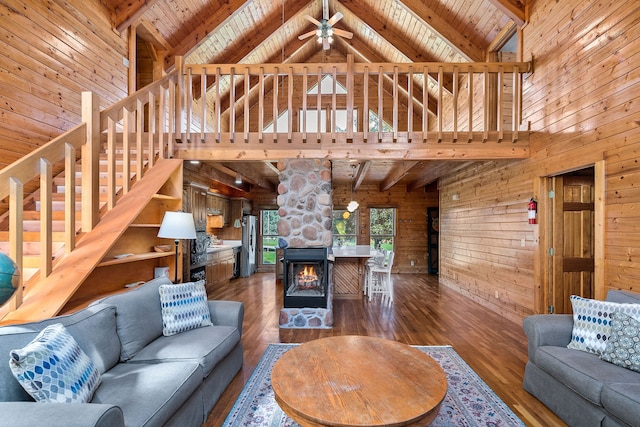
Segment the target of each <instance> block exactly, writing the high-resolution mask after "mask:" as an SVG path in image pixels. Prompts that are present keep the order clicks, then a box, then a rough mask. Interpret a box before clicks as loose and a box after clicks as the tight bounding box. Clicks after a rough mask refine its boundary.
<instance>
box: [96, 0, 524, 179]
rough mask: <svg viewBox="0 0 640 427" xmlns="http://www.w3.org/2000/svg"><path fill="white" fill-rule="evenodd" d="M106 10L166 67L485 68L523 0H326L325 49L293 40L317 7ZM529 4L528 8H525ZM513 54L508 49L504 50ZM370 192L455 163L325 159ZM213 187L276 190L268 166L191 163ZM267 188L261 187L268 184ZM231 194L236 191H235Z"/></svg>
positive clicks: (194, 4)
mask: <svg viewBox="0 0 640 427" xmlns="http://www.w3.org/2000/svg"><path fill="white" fill-rule="evenodd" d="M102 1H103V2H104V3H105V4H106V5H107V6H108V7H110V8H111V9H112V10H113V25H114V28H115V29H116V30H118V31H124V30H126V29H127V28H129V27H130V26H132V25H134V26H136V27H137V33H138V35H139V36H141V37H143V38H145V39H146V40H148V41H149V42H151V43H152V45H153V48H154V49H155V50H156V55H158V56H159V57H164V69H165V70H166V71H168V70H170V69H172V67H173V65H174V61H175V57H176V56H184V57H185V62H187V63H220V64H230V63H271V62H273V63H284V62H296V63H300V62H329V61H335V58H346V55H347V54H353V55H354V58H355V61H356V62H466V61H478V62H479V61H485V60H487V54H488V52H492V51H497V50H499V49H501V48H503V46H505V45H506V44H507V42H508V41H509V40H510V39H512V38H513V35H514V33H515V32H516V29H517V27H518V26H522V25H523V24H524V23H525V20H526V15H525V12H526V4H525V3H529V2H530V1H529V0H526V1H521V0H340V1H338V0H327V1H328V7H329V15H330V16H332V15H333V14H335V13H336V12H340V13H341V14H342V15H343V16H344V17H343V19H341V20H340V21H339V22H338V23H337V24H335V27H336V28H339V29H342V30H346V31H350V32H352V33H353V34H354V36H353V38H352V39H350V40H349V39H342V38H341V37H334V38H335V40H334V42H333V43H332V45H331V49H330V50H328V51H324V50H322V45H321V44H319V43H317V42H316V40H315V37H310V38H307V39H305V40H302V41H301V40H299V39H298V36H299V35H301V34H303V33H306V32H308V31H310V30H313V29H314V26H313V24H312V23H310V22H309V21H308V20H307V19H305V15H310V16H312V17H314V18H315V19H318V20H319V19H321V18H322V14H323V7H322V0H280V1H276V0H246V1H242V0H102ZM531 1H532V0H531ZM511 50H512V51H514V49H511ZM353 163H356V164H358V174H357V180H356V181H357V182H356V185H357V186H360V185H364V184H375V185H378V186H379V188H380V190H381V191H383V190H387V189H389V188H391V187H392V186H393V185H405V186H406V188H407V190H409V191H416V190H421V189H422V188H423V187H424V186H425V185H427V184H430V183H432V182H434V181H435V180H437V178H438V177H439V176H441V175H443V174H445V173H447V172H450V171H451V170H452V168H459V167H461V166H462V165H463V163H462V162H460V161H458V162H448V161H422V162H420V161H412V162H408V161H391V160H385V159H379V160H369V161H359V160H351V161H335V162H334V182H337V183H348V182H349V181H350V180H351V173H352V167H351V164H353ZM199 167H206V168H207V170H208V171H210V172H211V174H213V175H216V176H217V177H218V181H219V182H221V183H224V184H226V185H228V186H230V187H234V181H235V175H236V173H237V172H239V173H241V174H242V175H243V177H244V178H245V180H244V182H245V183H244V184H243V185H242V186H240V187H239V188H241V189H243V190H245V191H246V190H248V189H250V187H251V186H255V185H258V186H260V187H265V188H268V187H269V185H272V186H274V185H275V183H277V173H276V169H275V168H274V167H273V165H266V167H265V164H263V163H257V162H256V163H251V162H246V163H243V164H241V163H233V162H227V163H224V164H222V163H220V164H209V165H201V166H199ZM269 183H270V184H269ZM236 187H238V186H237V185H236Z"/></svg>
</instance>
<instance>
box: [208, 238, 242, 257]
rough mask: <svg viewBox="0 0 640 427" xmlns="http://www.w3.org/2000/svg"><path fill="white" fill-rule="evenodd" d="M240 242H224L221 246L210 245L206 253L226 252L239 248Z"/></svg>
mask: <svg viewBox="0 0 640 427" xmlns="http://www.w3.org/2000/svg"><path fill="white" fill-rule="evenodd" d="M241 247H242V242H241V241H240V240H225V241H224V242H223V243H222V244H221V245H211V246H209V247H208V248H207V253H208V254H210V253H214V252H221V251H227V250H230V249H235V248H241Z"/></svg>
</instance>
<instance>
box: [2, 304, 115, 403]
mask: <svg viewBox="0 0 640 427" xmlns="http://www.w3.org/2000/svg"><path fill="white" fill-rule="evenodd" d="M55 323H61V324H63V325H64V326H65V327H66V328H67V331H69V334H71V336H72V337H73V338H74V339H75V340H76V342H77V343H78V345H79V346H80V348H81V349H82V350H84V352H85V353H86V354H87V355H88V356H89V358H90V359H91V361H92V362H93V364H94V365H95V367H96V369H98V371H99V372H100V373H101V374H102V373H104V372H105V371H107V370H108V369H110V368H111V367H112V366H114V365H115V364H116V363H117V362H118V360H119V358H120V340H119V339H118V336H117V335H116V333H115V331H116V311H115V308H114V307H111V306H106V305H95V306H92V307H88V308H86V309H83V310H80V311H78V312H76V313H73V314H70V315H66V316H58V317H53V318H51V319H46V320H43V321H40V322H32V323H24V324H21V325H9V326H4V327H1V328H0V355H3V354H4V355H6V356H7V359H5V362H4V363H0V401H12V402H13V401H32V400H33V399H32V398H31V397H30V396H29V394H27V393H26V391H25V390H24V389H23V388H22V387H21V386H20V384H18V381H17V380H16V379H15V377H14V376H13V373H12V372H11V369H10V368H9V363H8V355H9V351H11V350H13V349H16V348H21V347H24V346H25V345H27V344H28V343H29V342H30V341H32V340H33V339H34V338H35V337H36V336H37V335H38V333H39V332H40V331H41V330H43V329H44V328H45V327H47V326H49V325H52V324H55ZM0 362H1V360H0Z"/></svg>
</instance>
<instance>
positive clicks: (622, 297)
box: [607, 289, 640, 304]
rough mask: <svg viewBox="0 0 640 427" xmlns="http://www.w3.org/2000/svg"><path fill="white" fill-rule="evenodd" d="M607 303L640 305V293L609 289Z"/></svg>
mask: <svg viewBox="0 0 640 427" xmlns="http://www.w3.org/2000/svg"><path fill="white" fill-rule="evenodd" d="M607 301H611V302H622V303H632V304H640V293H635V292H627V291H621V290H619V289H609V291H608V292H607Z"/></svg>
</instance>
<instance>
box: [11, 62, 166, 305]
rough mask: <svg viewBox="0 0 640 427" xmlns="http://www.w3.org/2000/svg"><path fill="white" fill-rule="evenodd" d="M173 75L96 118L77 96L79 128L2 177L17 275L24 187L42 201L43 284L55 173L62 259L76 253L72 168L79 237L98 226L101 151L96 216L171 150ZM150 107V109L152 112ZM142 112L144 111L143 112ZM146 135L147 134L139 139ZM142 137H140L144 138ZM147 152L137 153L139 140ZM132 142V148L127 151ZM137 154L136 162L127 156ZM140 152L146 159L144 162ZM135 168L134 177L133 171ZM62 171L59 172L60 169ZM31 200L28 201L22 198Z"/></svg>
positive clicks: (90, 102)
mask: <svg viewBox="0 0 640 427" xmlns="http://www.w3.org/2000/svg"><path fill="white" fill-rule="evenodd" d="M176 75H177V74H176V73H175V72H173V73H170V74H167V75H165V76H164V77H162V78H161V79H159V80H157V81H156V82H154V83H152V84H150V85H148V86H146V87H145V88H143V89H140V90H139V91H137V92H135V93H133V94H132V95H130V96H128V97H127V98H125V99H123V100H121V101H119V102H117V103H115V104H113V105H111V106H110V107H108V108H106V109H104V110H103V111H102V112H101V111H100V108H99V105H100V102H99V101H100V100H99V98H98V96H97V95H96V94H95V93H93V92H83V93H82V103H81V111H82V122H81V123H80V124H78V125H77V126H75V127H73V128H72V129H70V130H68V131H66V132H64V133H63V134H61V135H59V136H57V137H56V138H54V139H52V140H51V141H49V142H48V143H46V144H44V145H43V146H42V147H40V148H38V149H36V150H34V151H32V152H31V153H29V154H27V155H25V156H24V157H22V158H20V159H19V160H17V161H15V162H14V163H12V164H10V165H8V166H6V167H5V168H3V169H2V170H0V199H2V200H4V199H6V198H8V199H9V211H8V216H9V254H8V255H9V257H10V258H11V259H13V260H14V262H15V263H16V264H17V266H18V268H19V269H20V270H21V271H22V270H23V266H24V254H23V244H24V237H23V232H24V226H23V221H24V205H25V195H24V185H25V183H30V182H34V181H36V180H38V178H39V185H37V189H36V190H35V192H34V193H37V192H39V193H40V246H41V253H40V262H39V265H40V277H39V279H40V280H42V279H45V278H46V277H48V276H49V275H50V274H51V272H52V269H53V268H54V265H53V261H52V259H53V219H52V194H53V173H54V169H55V170H56V172H60V169H61V170H62V172H63V173H64V176H65V183H64V192H65V198H64V199H65V201H64V204H65V219H64V223H65V225H64V236H65V237H64V245H65V253H70V252H71V251H73V250H74V248H75V245H76V233H77V229H76V183H75V176H76V167H77V166H76V165H77V163H78V160H80V164H81V168H82V169H81V184H80V187H81V202H80V203H81V212H82V225H81V232H82V233H87V232H89V231H91V230H92V229H93V228H94V227H95V225H96V224H97V223H98V221H99V218H100V215H101V208H100V200H99V196H100V190H99V182H100V163H99V154H100V150H101V149H102V147H103V144H105V142H106V151H107V157H108V161H107V188H108V190H107V192H108V197H107V203H106V206H105V208H104V209H102V214H104V213H105V212H107V211H109V210H111V209H113V207H114V206H115V204H116V201H117V196H118V195H119V194H124V193H126V192H128V191H129V189H130V187H131V185H133V184H134V183H135V181H137V180H139V179H141V178H142V176H143V175H144V173H146V172H147V171H148V170H149V169H150V168H151V167H153V165H154V163H155V162H156V159H157V158H163V157H165V156H166V155H167V152H168V150H167V147H168V145H170V144H172V141H171V139H172V138H170V137H169V135H171V132H172V130H173V129H175V120H176V117H177V116H178V114H177V112H176V110H175V106H176V85H177V82H176ZM151 106H153V108H151ZM145 108H146V111H145ZM145 126H146V130H148V132H145ZM118 128H120V129H121V131H122V135H123V136H122V143H123V148H122V150H121V151H122V164H123V180H122V182H123V187H122V191H120V190H118V189H117V187H116V164H117V161H118V159H117V157H116V149H117V145H116V144H117V142H118V141H117V140H118V134H117V133H116V130H117V129H118ZM145 134H146V135H145ZM145 136H146V138H147V142H148V144H147V145H146V147H145V146H143V144H142V142H143V140H144V138H145ZM132 140H134V141H135V144H133V145H132V144H130V142H131V141H132ZM133 150H135V155H132V151H133ZM145 150H146V154H145ZM134 162H135V171H134V172H135V174H134V173H131V172H132V170H131V169H132V168H131V165H132V164H133V163H134ZM61 163H63V166H60V164H61ZM28 196H29V195H28ZM23 279H24V278H23V276H22V275H21V278H20V283H19V285H18V288H17V289H16V292H15V293H14V295H13V296H12V298H11V300H10V301H9V303H8V304H9V310H10V311H13V310H15V309H17V308H18V307H19V306H20V305H21V304H22V299H23V292H24V280H23Z"/></svg>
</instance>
